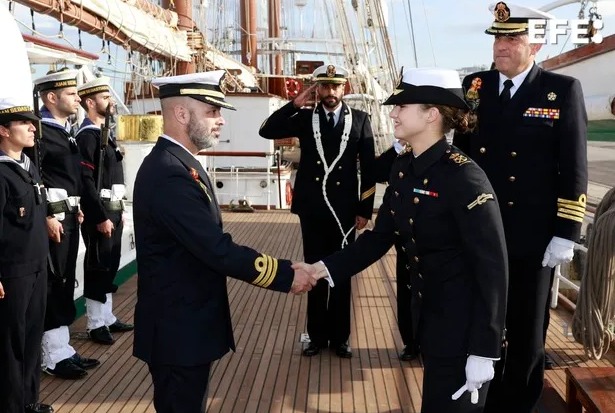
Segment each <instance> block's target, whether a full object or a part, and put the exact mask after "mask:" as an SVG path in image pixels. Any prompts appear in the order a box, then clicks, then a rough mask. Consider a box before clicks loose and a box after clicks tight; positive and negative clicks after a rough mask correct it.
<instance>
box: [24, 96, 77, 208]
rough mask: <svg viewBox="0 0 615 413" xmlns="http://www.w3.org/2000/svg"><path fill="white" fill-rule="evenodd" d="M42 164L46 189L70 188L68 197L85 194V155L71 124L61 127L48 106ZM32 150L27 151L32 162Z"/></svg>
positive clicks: (44, 114) (43, 131) (42, 146)
mask: <svg viewBox="0 0 615 413" xmlns="http://www.w3.org/2000/svg"><path fill="white" fill-rule="evenodd" d="M41 116H42V121H41V136H42V140H41V144H40V162H41V169H42V171H43V176H42V178H43V182H44V183H45V187H46V188H48V189H49V188H62V189H66V192H67V193H68V196H79V195H80V192H81V165H80V163H81V155H80V154H79V149H78V148H77V142H76V141H75V139H74V138H73V137H72V135H71V133H70V130H69V128H68V126H67V125H61V124H60V123H58V121H56V120H55V118H54V117H53V115H52V114H51V113H50V112H49V111H48V110H47V109H45V108H44V107H43V108H42V109H41ZM32 150H33V149H32V148H27V149H25V150H24V152H25V153H26V154H27V155H28V156H29V157H30V159H32Z"/></svg>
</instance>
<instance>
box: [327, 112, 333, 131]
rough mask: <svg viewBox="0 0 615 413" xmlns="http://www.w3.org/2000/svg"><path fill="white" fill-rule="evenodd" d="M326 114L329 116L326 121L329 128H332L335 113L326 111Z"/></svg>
mask: <svg viewBox="0 0 615 413" xmlns="http://www.w3.org/2000/svg"><path fill="white" fill-rule="evenodd" d="M327 116H328V117H329V120H328V121H327V123H328V124H329V126H330V127H331V129H333V127H334V126H335V118H334V116H335V113H333V112H329V113H327Z"/></svg>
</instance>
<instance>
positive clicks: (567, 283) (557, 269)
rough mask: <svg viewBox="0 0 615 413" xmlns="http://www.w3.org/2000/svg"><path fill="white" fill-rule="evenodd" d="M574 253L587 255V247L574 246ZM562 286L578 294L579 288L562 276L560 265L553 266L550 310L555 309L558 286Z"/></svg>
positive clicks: (557, 298)
mask: <svg viewBox="0 0 615 413" xmlns="http://www.w3.org/2000/svg"><path fill="white" fill-rule="evenodd" d="M574 249H575V251H581V252H584V253H586V254H587V247H585V246H583V245H581V244H577V243H575V244H574ZM560 283H561V284H564V285H565V286H566V287H568V288H571V289H573V290H574V291H576V292H579V289H580V287H579V286H578V285H576V284H575V283H573V282H572V281H570V280H569V279H568V278H567V277H565V276H563V275H562V268H561V265H556V266H555V276H554V277H553V285H552V286H551V308H556V307H557V302H558V300H559V286H560Z"/></svg>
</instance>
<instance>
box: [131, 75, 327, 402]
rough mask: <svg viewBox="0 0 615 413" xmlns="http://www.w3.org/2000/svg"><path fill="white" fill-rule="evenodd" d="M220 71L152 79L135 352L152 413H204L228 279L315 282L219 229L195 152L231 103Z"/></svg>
mask: <svg viewBox="0 0 615 413" xmlns="http://www.w3.org/2000/svg"><path fill="white" fill-rule="evenodd" d="M224 73H225V72H224V71H222V70H218V71H212V72H205V73H193V74H187V75H180V76H173V77H163V78H157V79H154V80H153V81H152V84H153V85H154V86H156V87H159V88H160V99H161V105H162V116H163V119H164V134H163V135H162V136H161V137H160V138H159V139H158V142H157V143H156V146H154V148H153V149H152V152H151V153H150V154H149V155H148V156H147V157H146V158H145V160H144V161H143V163H142V164H141V167H140V168H139V172H138V173H137V179H136V181H135V192H134V220H135V235H136V241H137V242H136V245H137V262H138V265H139V286H138V289H137V298H138V301H137V306H136V308H135V342H134V355H135V356H136V357H138V358H140V359H141V360H143V361H145V362H146V363H147V365H148V367H149V371H150V373H151V375H152V380H153V382H154V407H155V408H156V412H158V413H176V412H182V413H197V412H203V409H202V406H203V398H204V397H205V395H206V389H207V384H208V381H209V370H210V366H211V363H212V362H213V361H214V360H217V359H219V358H221V357H222V356H224V354H226V353H227V352H228V351H229V350H233V351H234V350H235V341H234V339H233V328H232V325H231V313H230V309H229V304H228V294H227V290H226V282H227V276H230V277H234V278H237V279H240V280H242V281H245V282H248V283H251V284H253V285H255V286H258V287H261V288H268V289H271V290H277V291H289V290H291V291H292V292H304V291H306V290H308V289H310V288H312V285H314V284H316V281H315V279H313V278H312V277H310V276H309V275H307V274H306V273H304V272H302V271H300V270H299V271H296V272H295V273H293V269H292V268H291V262H290V261H287V260H278V259H276V258H273V257H271V256H268V255H265V254H260V253H258V252H257V251H254V250H253V249H251V248H248V247H244V246H241V245H237V244H235V243H234V242H233V240H232V239H231V236H230V235H229V234H227V233H225V232H224V231H223V230H222V216H221V214H220V208H219V206H218V202H217V200H216V194H215V193H214V189H213V186H212V184H211V181H210V180H209V177H208V176H207V173H206V172H205V170H204V169H203V167H202V166H201V164H200V162H199V161H198V160H197V159H196V157H195V155H196V154H197V153H198V152H199V151H200V150H203V149H206V148H209V147H212V146H214V145H216V144H217V142H218V137H219V135H220V130H221V128H222V126H223V125H224V123H225V121H224V118H223V117H222V114H221V109H222V108H227V109H234V108H233V106H232V105H231V104H230V103H228V102H227V101H226V100H225V95H224V93H223V92H222V89H221V87H220V82H221V80H222V77H223V76H224ZM293 276H294V278H293Z"/></svg>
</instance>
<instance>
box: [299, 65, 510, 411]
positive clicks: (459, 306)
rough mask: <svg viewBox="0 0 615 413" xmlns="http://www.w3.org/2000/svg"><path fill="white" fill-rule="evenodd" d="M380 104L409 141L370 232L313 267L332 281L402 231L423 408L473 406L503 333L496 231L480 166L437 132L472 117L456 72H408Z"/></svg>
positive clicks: (481, 397) (501, 247)
mask: <svg viewBox="0 0 615 413" xmlns="http://www.w3.org/2000/svg"><path fill="white" fill-rule="evenodd" d="M385 104H389V105H395V108H393V110H392V111H391V115H390V116H391V118H392V119H393V122H394V125H395V137H396V138H398V139H400V140H401V141H403V142H405V143H406V145H407V147H406V150H405V151H404V152H402V153H400V155H399V157H398V158H397V160H396V161H395V163H394V165H393V171H392V173H391V179H390V182H389V186H388V188H387V190H386V193H385V195H384V200H383V204H382V206H381V207H380V209H379V211H378V217H377V219H376V224H375V226H374V229H373V230H372V231H366V232H365V233H364V234H362V235H361V236H360V237H359V238H358V239H357V241H356V242H355V243H354V244H352V245H350V246H348V247H347V248H346V249H344V250H342V251H340V252H338V253H336V254H334V255H333V256H331V257H328V258H325V259H323V260H322V262H319V263H317V264H316V265H314V266H313V269H315V270H316V271H320V272H325V273H326V272H327V269H328V272H329V273H330V275H331V277H332V278H333V281H335V283H336V284H337V283H338V281H339V280H341V279H344V278H350V277H351V276H352V274H355V273H357V272H359V271H361V270H362V269H364V268H365V267H367V266H368V265H370V264H371V263H373V262H374V261H376V260H377V259H378V258H380V257H381V256H382V255H383V254H385V253H386V252H387V251H388V249H389V248H390V247H391V246H392V245H393V243H394V242H395V240H396V238H397V237H401V238H402V239H403V245H402V251H404V252H405V253H406V255H407V258H408V262H409V263H408V270H409V271H410V277H411V278H410V286H411V291H412V300H411V304H412V317H413V327H414V329H415V334H416V338H417V340H418V343H419V346H420V351H421V354H422V357H423V363H424V367H425V371H424V376H423V401H422V406H421V412H422V413H443V412H446V413H456V412H481V411H482V410H483V406H484V402H485V398H486V393H487V388H488V387H489V380H491V379H492V378H493V374H494V368H493V364H494V360H497V359H498V358H499V357H500V351H501V343H502V335H503V332H504V319H505V309H506V288H507V270H506V265H507V263H506V246H505V241H504V229H503V226H502V220H501V218H500V214H499V209H498V203H497V200H496V197H495V195H494V193H493V189H492V187H491V185H490V184H489V181H488V180H487V177H486V176H485V173H484V172H483V171H482V170H481V169H480V168H479V167H478V166H477V165H476V164H475V163H474V162H472V161H471V160H470V159H469V158H468V157H467V156H466V155H464V154H463V153H462V152H460V151H459V150H458V149H457V148H455V147H453V146H450V145H449V144H448V143H447V141H446V139H445V137H444V133H445V132H447V131H448V130H449V129H451V128H454V129H457V130H460V131H465V130H466V129H468V128H472V127H473V124H474V121H475V117H474V116H473V115H472V114H470V113H469V111H468V107H467V106H466V103H465V101H464V99H463V93H462V89H461V82H460V80H459V75H458V73H457V72H456V71H454V70H447V69H411V70H409V71H407V72H406V73H404V74H403V77H402V83H401V84H400V85H399V86H398V87H397V89H396V90H395V91H394V92H393V94H392V95H391V97H389V99H388V100H387V101H386V102H385ZM323 263H324V265H323ZM325 266H326V268H325ZM304 268H305V267H304ZM464 383H465V384H464ZM466 392H467V393H466ZM451 395H452V397H451Z"/></svg>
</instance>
